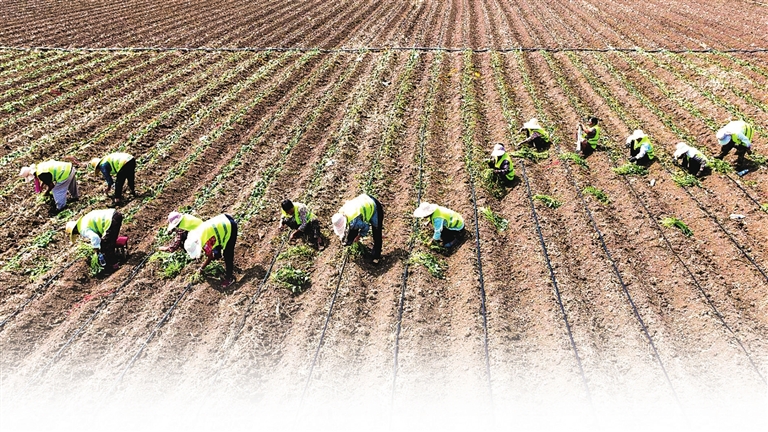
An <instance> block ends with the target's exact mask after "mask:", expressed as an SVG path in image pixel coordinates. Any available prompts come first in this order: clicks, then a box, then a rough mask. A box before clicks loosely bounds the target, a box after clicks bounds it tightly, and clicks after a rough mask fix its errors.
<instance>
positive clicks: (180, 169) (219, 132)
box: [46, 52, 317, 367]
mask: <svg viewBox="0 0 768 432" xmlns="http://www.w3.org/2000/svg"><path fill="white" fill-rule="evenodd" d="M316 54H317V53H316V52H309V53H305V54H304V55H302V56H301V57H300V58H299V59H297V60H296V62H295V63H294V64H293V65H292V67H291V68H288V69H286V70H284V71H283V73H282V74H281V75H280V76H279V77H278V78H277V79H273V80H272V81H270V85H269V86H267V89H265V90H263V91H262V92H260V93H259V94H258V95H256V96H255V97H254V98H253V99H250V98H249V99H248V102H247V103H246V104H245V105H244V106H242V107H240V108H239V109H238V110H237V111H236V112H235V113H233V114H231V115H230V116H229V117H228V118H226V119H225V120H224V121H223V122H222V123H220V124H219V125H218V126H217V127H216V128H215V129H214V130H213V131H211V133H209V135H206V136H205V137H203V138H204V139H201V140H199V144H197V145H196V147H195V148H194V149H193V151H192V152H191V153H190V154H188V156H187V157H186V158H185V159H184V160H183V161H181V162H180V163H179V164H178V165H176V166H175V167H173V168H172V169H171V170H170V171H169V173H168V175H167V176H166V178H165V179H163V180H162V181H160V182H158V183H156V184H155V188H154V189H152V190H151V191H150V193H149V196H147V197H145V198H144V199H143V200H142V202H141V204H140V205H139V206H135V207H132V208H131V209H130V210H129V211H127V212H124V215H125V220H126V221H130V220H131V218H132V217H133V216H134V215H136V213H137V212H138V210H140V209H142V208H143V207H145V206H146V205H147V204H148V203H150V202H151V201H153V200H154V199H155V198H156V197H157V196H159V195H160V193H161V192H162V191H163V190H164V189H165V187H166V186H168V185H169V184H171V182H173V181H175V180H177V179H179V178H181V177H183V176H184V175H186V174H187V172H188V171H189V170H190V169H191V168H192V167H193V166H194V163H195V162H196V160H197V158H198V157H199V156H200V155H201V154H202V153H203V152H204V151H205V150H207V149H208V148H209V147H210V146H211V145H212V144H213V143H217V142H219V141H218V140H219V139H220V138H222V137H223V136H224V134H225V132H226V131H228V130H231V129H232V128H233V127H235V125H236V124H238V123H240V122H241V121H243V120H244V117H245V116H247V115H248V114H249V113H250V112H251V111H252V110H253V108H254V107H255V106H256V105H258V104H260V103H261V102H262V101H264V100H265V99H266V98H267V97H270V96H271V95H272V94H276V91H277V90H278V89H279V87H280V85H281V84H282V83H284V82H286V81H287V80H288V79H289V78H291V77H294V76H295V75H296V73H297V72H298V71H299V70H301V67H302V66H303V65H304V64H306V63H307V62H309V61H310V59H312V58H314V57H315V56H316ZM262 72H264V71H262ZM257 75H260V74H258V73H257ZM275 81H276V82H275ZM252 84H253V81H251V80H250V79H249V80H246V84H244V85H252ZM150 256H151V255H150V254H147V255H145V258H144V259H142V260H141V262H140V263H139V264H137V265H136V266H134V268H133V270H132V271H131V272H130V273H129V275H128V278H127V279H125V280H123V281H122V283H121V284H120V285H119V286H118V287H117V288H116V289H114V290H113V291H112V292H111V294H110V295H109V296H107V297H105V298H104V299H103V300H102V301H101V303H100V305H99V306H98V307H97V308H96V310H95V312H94V313H93V314H92V315H91V317H90V318H89V319H88V320H86V321H85V322H84V324H83V325H81V327H80V328H79V329H78V330H77V331H75V333H74V334H73V335H72V337H71V338H70V340H69V341H68V342H67V346H68V345H69V344H70V343H71V342H72V341H73V340H74V338H75V337H77V336H79V335H80V334H81V333H82V331H83V328H84V327H85V326H87V325H88V324H89V323H90V322H91V321H92V320H93V319H94V318H95V315H97V314H98V313H99V312H101V311H102V310H103V309H104V307H105V306H106V305H107V304H109V303H111V302H112V300H114V298H115V297H116V296H117V295H118V294H120V292H121V291H122V289H123V288H125V287H126V286H127V285H128V283H129V282H130V281H131V279H132V278H133V277H135V276H136V274H137V273H138V271H139V270H141V268H142V267H143V266H144V264H145V263H146V262H147V260H148V259H149V258H150ZM217 268H220V266H216V265H215V264H214V266H213V269H214V271H215V269H217ZM191 286H192V283H189V284H187V287H186V289H185V290H184V291H183V292H182V293H183V294H185V293H186V292H187V291H189V289H190V288H191ZM183 294H182V295H181V296H180V297H179V299H180V298H181V297H183ZM179 299H177V302H178V300H179ZM165 319H167V316H166V317H164V319H163V320H161V322H164V321H165ZM153 335H154V333H153ZM60 355H61V350H60V352H59V353H58V354H57V357H56V358H58V356H60ZM56 358H55V359H56ZM55 359H54V360H55ZM133 361H135V359H133V360H132V362H133ZM131 364H132V363H131ZM49 366H50V364H49V365H48V366H46V367H49Z"/></svg>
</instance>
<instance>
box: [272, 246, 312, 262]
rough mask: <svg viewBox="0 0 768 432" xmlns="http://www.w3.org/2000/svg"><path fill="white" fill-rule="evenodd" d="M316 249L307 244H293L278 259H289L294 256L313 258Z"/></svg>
mask: <svg viewBox="0 0 768 432" xmlns="http://www.w3.org/2000/svg"><path fill="white" fill-rule="evenodd" d="M315 253H316V252H315V250H314V249H312V248H311V247H309V246H307V245H298V246H291V247H289V248H288V249H286V250H285V252H282V253H280V255H278V256H277V260H278V261H281V260H289V259H293V258H302V259H311V258H312V257H314V256H315Z"/></svg>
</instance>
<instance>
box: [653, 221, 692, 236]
mask: <svg viewBox="0 0 768 432" xmlns="http://www.w3.org/2000/svg"><path fill="white" fill-rule="evenodd" d="M661 224H662V225H664V226H665V227H667V228H677V229H679V230H680V231H682V232H683V234H684V235H685V236H686V237H690V236H692V235H693V231H691V229H690V228H688V225H686V224H685V222H683V221H681V220H680V219H678V218H676V217H667V218H664V219H662V220H661Z"/></svg>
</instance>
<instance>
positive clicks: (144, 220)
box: [5, 56, 311, 347]
mask: <svg viewBox="0 0 768 432" xmlns="http://www.w3.org/2000/svg"><path fill="white" fill-rule="evenodd" d="M296 57H298V56H296ZM296 65H297V66H298V65H299V63H296ZM305 66H306V65H305ZM310 66H311V64H309V65H308V66H306V67H310ZM296 73H298V71H297V70H293V71H291V74H292V76H290V77H286V79H288V78H291V79H292V80H288V81H285V82H283V83H282V84H280V88H290V87H291V86H292V82H293V81H295V80H296V79H298V77H296ZM257 74H258V72H257ZM270 85H271V86H272V87H271V90H270ZM265 87H266V90H265ZM277 90H278V89H276V88H275V87H274V84H270V82H269V81H264V83H263V84H262V85H255V86H252V87H249V88H248V89H247V91H246V94H244V95H241V96H239V97H238V99H237V100H238V101H243V100H248V101H250V100H252V99H250V98H249V96H250V95H255V94H259V91H262V92H264V91H268V93H266V94H265V95H266V96H269V97H274V96H273V95H275V94H277V95H279V94H280V93H279V92H278V91H277ZM262 102H263V103H262V104H260V106H264V105H266V106H269V104H268V103H267V102H269V100H267V101H263V100H262ZM241 106H242V105H241ZM254 109H255V110H264V109H267V110H269V108H259V107H257V108H254ZM224 112H226V111H222V114H224ZM230 115H231V113H230ZM225 116H226V115H225ZM256 116H257V114H256V113H253V112H252V113H251V114H250V115H249V116H248V117H246V118H245V119H244V121H243V122H242V123H240V124H238V127H237V128H238V129H240V130H242V129H244V128H245V129H246V130H247V127H248V124H249V122H253V121H254V120H255V118H254V117H256ZM220 118H223V117H220ZM215 120H216V119H215V118H213V117H209V118H208V119H207V123H204V125H206V126H197V127H196V129H198V130H201V129H202V131H203V132H205V131H207V130H208V129H207V128H210V127H211V126H212V125H213V123H214V122H215ZM185 133H186V134H189V131H187V132H185ZM241 133H242V132H241ZM241 133H238V132H237V131H232V132H230V133H229V135H235V136H238V135H239V134H241ZM229 135H228V136H229ZM184 140H185V141H187V142H193V140H192V139H191V138H186V139H184ZM193 148H194V147H193ZM172 150H173V151H172V152H171V153H169V154H168V157H167V159H165V160H168V161H174V160H182V159H184V156H186V155H187V154H189V153H187V149H186V148H184V147H183V146H181V145H179V146H174V148H173V149H172ZM220 150H221V149H220V148H217V146H210V147H208V148H207V149H206V150H205V152H204V153H203V154H202V155H200V157H199V160H200V162H198V163H197V165H193V166H192V169H191V170H190V171H189V173H188V174H187V177H188V178H196V177H198V176H203V177H201V178H205V177H206V176H207V177H209V176H211V175H212V170H211V164H210V163H206V162H205V161H216V160H219V159H220V155H219V152H220ZM228 151H229V152H231V150H228ZM178 153H181V154H178ZM213 156H215V157H213ZM160 165H161V166H159V167H158V168H157V170H156V171H155V172H153V173H147V174H148V175H150V178H148V179H147V180H146V181H148V183H153V182H155V181H159V180H160V179H157V180H155V179H153V178H151V177H152V175H157V174H155V173H159V175H160V176H162V175H163V173H164V172H165V171H166V169H167V168H168V167H163V166H162V165H163V164H162V163H161V164H160ZM179 183H182V182H175V184H176V186H177V187H178V189H177V190H174V192H173V193H172V196H171V197H170V198H169V197H167V196H166V195H164V194H161V195H159V196H158V199H157V200H155V201H153V202H152V203H150V204H149V205H146V206H144V205H141V206H142V207H147V208H145V209H144V210H143V211H142V212H141V213H138V214H137V215H136V216H135V218H134V220H133V221H132V224H130V225H128V224H126V225H127V226H126V227H125V228H127V229H126V231H127V232H126V233H125V234H126V235H128V236H129V237H132V238H134V239H137V240H136V241H135V242H134V244H136V245H137V246H136V249H138V250H141V249H142V244H143V243H146V240H147V239H142V237H141V236H140V235H134V233H136V234H139V233H138V232H136V230H137V229H140V230H143V231H145V232H146V231H147V230H148V229H149V228H150V225H149V224H148V221H149V220H153V221H159V220H164V218H165V216H166V215H167V212H166V210H167V208H169V207H173V208H175V207H176V206H169V205H168V204H173V200H177V199H178V198H180V197H184V196H186V191H187V190H189V188H191V187H194V184H192V183H189V182H186V183H183V184H179ZM202 183H203V184H204V183H205V182H204V181H203V182H202ZM169 200H171V201H172V202H168V201H169ZM127 211H129V212H130V211H131V209H128V210H127ZM124 212H125V211H124ZM152 225H154V222H153V223H152ZM149 231H150V232H152V233H154V232H155V230H154V228H151V229H149ZM153 237H154V236H153ZM137 259H139V258H138V257H134V258H133V260H137ZM84 273H86V271H85V269H84V264H82V263H78V264H76V265H75V266H73V267H72V268H71V269H70V270H69V271H67V272H65V274H64V275H63V276H62V277H61V280H60V282H63V283H64V284H67V283H69V285H70V287H71V288H73V291H74V292H72V291H70V292H69V293H68V294H69V295H70V296H72V297H74V298H77V296H78V291H80V290H78V289H74V286H78V287H79V288H80V289H82V288H85V290H88V288H87V285H86V286H80V285H81V283H82V282H86V284H87V283H88V282H90V283H91V284H92V286H91V287H90V288H91V289H94V288H95V289H96V290H97V291H98V292H104V291H107V290H109V287H108V286H107V287H105V286H103V285H105V284H104V283H99V281H98V280H89V278H88V277H87V276H79V275H83V274H84ZM117 274H120V273H119V272H118V273H117ZM76 278H77V279H76ZM109 280H111V281H113V282H115V283H119V282H120V280H116V278H115V277H112V278H110V279H109ZM74 281H77V282H80V283H77V282H75V283H73V282H74ZM93 285H96V286H93ZM61 294H63V293H61V292H54V293H50V292H49V293H48V295H47V296H45V297H51V296H54V298H53V299H52V301H57V300H58V298H59V297H60V296H61ZM73 300H74V299H72V300H65V301H63V302H61V303H63V304H66V305H71V304H73V303H74V301H73ZM53 309H54V310H63V309H66V307H63V308H62V307H61V304H54V306H53ZM79 311H80V314H82V313H86V312H87V311H88V308H87V307H82V308H80V309H79ZM59 318H61V317H59ZM67 322H68V323H71V322H72V320H68V321H67ZM15 324H16V327H19V326H20V324H18V319H17V320H16V322H15ZM62 331H66V329H64V330H61V329H60V326H57V327H55V329H54V333H55V334H53V335H49V336H48V338H51V337H54V338H55V337H56V334H59V333H61V332H62ZM8 333H9V332H8V331H6V332H5V335H6V336H5V339H8V337H7V335H8ZM24 337H26V338H29V337H30V336H29V335H28V334H25V335H24ZM16 345H17V347H18V346H19V345H22V346H23V345H25V344H16ZM38 345H40V344H38ZM43 346H44V345H43Z"/></svg>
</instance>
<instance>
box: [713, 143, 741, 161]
mask: <svg viewBox="0 0 768 432" xmlns="http://www.w3.org/2000/svg"><path fill="white" fill-rule="evenodd" d="M734 147H735V148H736V156H738V157H739V161H741V160H743V159H744V155H746V154H747V146H743V145H736V144H735V143H734V142H733V140H731V141H730V142H728V144H726V145H724V146H722V148H720V154H719V155H717V156H716V157H717V158H718V159H722V158H723V157H725V155H727V154H728V153H730V152H731V150H732V149H733V148H734Z"/></svg>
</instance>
